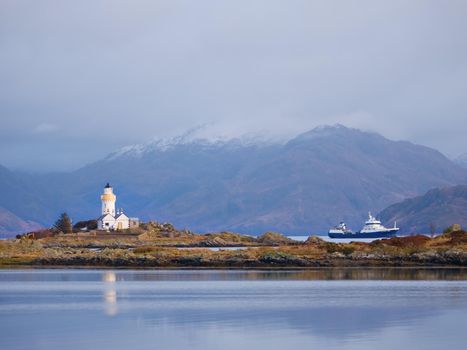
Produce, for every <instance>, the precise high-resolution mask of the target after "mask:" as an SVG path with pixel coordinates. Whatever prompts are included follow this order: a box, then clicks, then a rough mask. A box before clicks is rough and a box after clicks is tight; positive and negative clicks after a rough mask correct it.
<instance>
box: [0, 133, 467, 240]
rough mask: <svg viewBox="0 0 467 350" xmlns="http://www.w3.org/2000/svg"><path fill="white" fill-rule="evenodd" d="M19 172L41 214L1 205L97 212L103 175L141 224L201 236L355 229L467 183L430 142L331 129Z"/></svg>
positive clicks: (76, 215) (177, 146)
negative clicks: (338, 226) (167, 225)
mask: <svg viewBox="0 0 467 350" xmlns="http://www.w3.org/2000/svg"><path fill="white" fill-rule="evenodd" d="M11 174H12V173H11ZM16 177H17V179H16V180H17V181H19V182H20V183H24V186H20V188H23V187H24V188H28V191H26V192H25V193H24V191H19V192H18V193H19V194H20V195H21V196H22V198H27V200H28V203H30V204H28V205H29V206H30V207H32V208H33V207H34V206H35V207H36V208H40V209H41V211H39V210H37V211H36V210H24V208H23V205H22V203H23V200H11V201H10V202H9V201H4V202H3V203H0V204H1V205H3V206H4V207H5V208H7V209H8V210H10V211H11V212H13V213H15V214H16V215H18V213H19V211H20V210H22V213H24V214H25V215H18V216H20V217H21V218H25V219H27V220H33V221H36V222H40V223H41V224H44V225H49V224H50V223H51V222H53V219H54V218H55V217H56V216H57V215H58V214H59V213H60V212H61V211H64V210H66V211H67V212H69V214H70V215H71V216H72V218H73V219H74V221H77V220H82V219H88V218H95V217H97V216H98V214H99V210H100V203H99V194H100V192H101V191H102V186H103V185H104V184H105V183H106V182H107V181H110V182H111V183H112V184H113V185H114V187H115V191H116V193H117V196H118V203H117V205H118V206H119V207H124V208H125V209H126V212H127V213H128V214H129V215H131V216H139V217H140V218H141V219H143V220H148V219H155V220H157V221H160V222H164V221H167V222H173V223H175V224H176V225H177V226H179V227H187V228H190V229H191V230H194V231H201V232H207V231H220V230H230V231H236V232H241V233H253V234H259V233H262V232H265V231H268V230H274V231H280V232H284V233H286V234H307V233H324V232H325V231H327V229H328V228H329V226H331V225H334V224H335V223H336V222H338V221H340V220H344V221H346V222H347V223H348V224H349V225H350V226H351V227H352V228H355V229H357V228H359V227H360V226H361V224H362V222H363V221H364V219H365V217H366V213H367V212H368V210H371V211H374V212H377V211H379V210H381V209H383V208H385V207H387V206H388V205H390V204H392V203H396V202H400V201H401V200H403V199H405V198H410V197H414V196H416V195H419V194H421V193H424V192H425V191H427V190H428V189H430V188H434V187H443V186H451V185H457V184H463V183H467V170H465V169H463V168H461V167H459V166H457V165H456V164H454V163H453V162H452V161H450V160H448V159H447V158H446V157H444V156H443V155H442V154H441V153H439V152H437V151H436V150H433V149H430V148H428V147H424V146H419V145H414V144H412V143H409V142H400V141H391V140H388V139H386V138H384V137H382V136H381V135H378V134H375V133H368V132H362V131H360V130H356V129H350V128H346V127H344V126H341V125H337V126H332V127H331V126H327V127H320V128H316V129H314V130H312V131H309V132H306V133H304V134H302V135H299V136H297V137H295V138H293V139H292V140H290V141H288V142H284V143H280V142H264V141H257V140H251V139H250V140H238V139H236V140H217V141H215V142H213V141H208V140H205V139H196V138H178V139H172V140H156V141H152V142H150V143H148V144H143V145H136V146H131V147H126V148H124V149H122V150H120V151H118V152H116V153H114V154H112V155H109V156H108V157H107V158H105V159H103V160H102V161H99V162H96V163H94V164H91V165H88V166H85V167H83V168H81V169H79V170H77V171H75V172H72V173H66V174H65V173H63V174H60V173H56V174H48V175H41V176H38V175H34V176H32V175H27V174H16ZM2 186H5V184H2ZM16 187H17V186H16ZM9 193H14V191H12V190H11V189H10V190H9ZM29 201H30V202H29Z"/></svg>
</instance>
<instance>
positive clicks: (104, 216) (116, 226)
mask: <svg viewBox="0 0 467 350" xmlns="http://www.w3.org/2000/svg"><path fill="white" fill-rule="evenodd" d="M116 201H117V196H116V195H115V194H114V190H113V188H112V186H110V184H109V183H107V185H105V187H104V193H102V194H101V202H102V209H101V216H100V217H99V218H98V219H97V229H98V230H105V231H120V230H126V229H129V228H135V227H138V226H139V219H138V218H129V217H128V216H126V215H125V214H124V213H123V209H120V210H119V211H117V212H115V202H116Z"/></svg>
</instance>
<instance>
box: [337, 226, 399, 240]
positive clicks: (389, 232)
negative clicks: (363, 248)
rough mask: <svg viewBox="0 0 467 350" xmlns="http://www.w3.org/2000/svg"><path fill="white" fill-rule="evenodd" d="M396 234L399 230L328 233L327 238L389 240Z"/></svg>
mask: <svg viewBox="0 0 467 350" xmlns="http://www.w3.org/2000/svg"><path fill="white" fill-rule="evenodd" d="M397 232H399V229H398V228H396V229H388V230H387V231H380V232H378V231H377V232H360V231H359V232H355V233H351V232H346V233H331V232H329V233H328V236H329V237H330V238H346V239H348V238H352V239H354V238H389V237H394V236H395V235H396V234H397Z"/></svg>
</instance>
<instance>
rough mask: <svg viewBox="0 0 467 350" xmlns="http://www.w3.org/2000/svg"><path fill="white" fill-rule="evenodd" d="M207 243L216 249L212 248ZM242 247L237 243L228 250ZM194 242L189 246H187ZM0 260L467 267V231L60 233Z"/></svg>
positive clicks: (13, 243)
mask: <svg viewBox="0 0 467 350" xmlns="http://www.w3.org/2000/svg"><path fill="white" fill-rule="evenodd" d="M209 247H217V248H216V249H211V248H209ZM227 247H236V248H237V249H227ZM187 248H188V249H187ZM0 266H70V267H137V268H228V269H249V268H302V269H306V268H319V267H386V266H387V267H397V266H456V267H465V266H467V233H466V232H464V231H454V232H449V233H445V234H443V235H441V236H437V237H434V238H430V237H428V236H424V235H417V236H408V237H394V238H390V239H380V240H376V241H373V242H371V243H362V242H351V243H331V242H326V241H324V240H322V239H320V238H319V237H313V236H312V237H309V238H308V239H307V240H306V241H305V242H297V241H293V240H291V239H289V238H287V237H285V236H283V235H280V234H278V233H271V232H269V233H266V234H264V235H262V236H260V237H250V236H244V235H238V234H234V233H218V234H208V235H196V234H193V233H191V232H188V231H176V230H173V231H170V232H168V231H161V230H159V231H158V230H155V229H154V227H152V228H150V229H148V228H146V229H144V231H142V232H133V233H131V232H129V233H126V234H125V233H122V234H113V235H112V234H106V233H100V234H97V233H96V232H91V233H87V234H73V235H56V236H53V237H44V238H35V239H33V238H31V236H24V237H21V238H19V239H12V240H5V241H2V242H0Z"/></svg>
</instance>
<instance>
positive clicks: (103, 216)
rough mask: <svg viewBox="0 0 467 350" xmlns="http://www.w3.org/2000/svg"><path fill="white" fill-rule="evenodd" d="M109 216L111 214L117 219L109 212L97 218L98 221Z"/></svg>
mask: <svg viewBox="0 0 467 350" xmlns="http://www.w3.org/2000/svg"><path fill="white" fill-rule="evenodd" d="M108 216H110V217H111V218H112V219H114V220H115V218H114V217H113V216H112V215H111V214H109V213H107V214H104V215H101V216H99V218H98V219H97V221H102V220H104V219H105V218H106V217H108Z"/></svg>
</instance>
